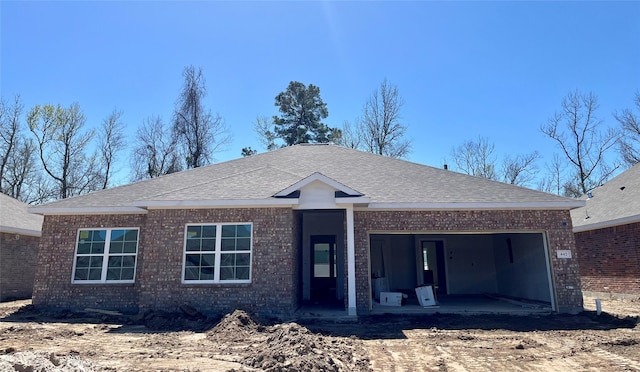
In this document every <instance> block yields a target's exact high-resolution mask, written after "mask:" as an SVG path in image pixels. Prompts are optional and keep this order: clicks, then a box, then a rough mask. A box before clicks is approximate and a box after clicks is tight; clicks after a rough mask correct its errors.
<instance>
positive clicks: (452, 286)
mask: <svg viewBox="0 0 640 372" xmlns="http://www.w3.org/2000/svg"><path fill="white" fill-rule="evenodd" d="M491 245H492V239H491V235H447V236H446V237H445V246H444V251H445V261H446V266H447V292H448V294H481V293H495V292H496V291H497V283H496V277H495V262H494V258H493V250H492V249H491Z"/></svg>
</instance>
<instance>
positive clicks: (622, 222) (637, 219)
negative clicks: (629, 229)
mask: <svg viewBox="0 0 640 372" xmlns="http://www.w3.org/2000/svg"><path fill="white" fill-rule="evenodd" d="M636 222H640V214H636V215H635V216H628V217H623V218H617V219H615V220H609V221H602V222H596V223H592V224H589V225H582V226H574V227H573V232H574V233H577V232H583V231H589V230H598V229H605V228H607V227H614V226H620V225H627V224H630V223H636Z"/></svg>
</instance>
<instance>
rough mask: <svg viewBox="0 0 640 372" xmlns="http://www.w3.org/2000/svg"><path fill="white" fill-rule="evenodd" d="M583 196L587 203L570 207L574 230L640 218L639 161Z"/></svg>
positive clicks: (634, 220) (624, 222)
mask: <svg viewBox="0 0 640 372" xmlns="http://www.w3.org/2000/svg"><path fill="white" fill-rule="evenodd" d="M589 194H590V195H591V197H589ZM581 199H582V200H586V202H587V205H586V206H584V207H581V208H578V209H574V210H572V211H571V220H572V222H573V231H575V232H580V231H586V230H594V229H601V228H604V227H610V226H617V225H624V224H628V223H633V222H640V163H638V164H636V165H634V166H633V167H631V168H629V169H628V170H626V171H625V172H623V173H621V174H619V175H618V176H617V177H615V178H613V179H611V180H610V181H608V182H607V183H605V184H604V185H602V186H600V187H597V188H595V189H594V190H592V191H591V192H590V193H588V194H587V195H583V196H582V198H581Z"/></svg>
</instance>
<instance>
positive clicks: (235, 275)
mask: <svg viewBox="0 0 640 372" xmlns="http://www.w3.org/2000/svg"><path fill="white" fill-rule="evenodd" d="M251 231H252V225H251V224H250V223H243V224H200V225H187V226H186V227H185V243H184V260H183V262H184V265H183V271H182V280H183V282H185V283H250V282H251V247H252V242H251Z"/></svg>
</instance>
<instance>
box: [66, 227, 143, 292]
mask: <svg viewBox="0 0 640 372" xmlns="http://www.w3.org/2000/svg"><path fill="white" fill-rule="evenodd" d="M114 230H134V231H136V251H135V253H133V254H131V253H124V252H117V253H111V233H112V231H114ZM83 231H91V232H95V231H105V240H104V251H103V252H102V253H101V254H91V253H89V254H81V255H80V254H79V253H78V248H79V245H80V234H81V233H82V232H83ZM139 248H140V228H139V227H86V228H79V229H78V231H77V233H76V239H75V248H74V253H73V267H72V270H71V284H132V283H135V281H136V272H137V268H138V250H139ZM96 256H101V257H102V266H101V269H100V280H88V279H87V280H81V279H76V265H77V263H78V257H96ZM115 256H120V257H123V256H132V257H133V260H134V264H133V279H126V280H107V275H108V270H109V258H110V257H115Z"/></svg>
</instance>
